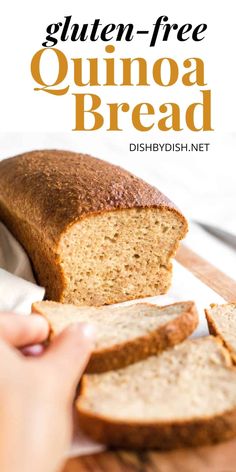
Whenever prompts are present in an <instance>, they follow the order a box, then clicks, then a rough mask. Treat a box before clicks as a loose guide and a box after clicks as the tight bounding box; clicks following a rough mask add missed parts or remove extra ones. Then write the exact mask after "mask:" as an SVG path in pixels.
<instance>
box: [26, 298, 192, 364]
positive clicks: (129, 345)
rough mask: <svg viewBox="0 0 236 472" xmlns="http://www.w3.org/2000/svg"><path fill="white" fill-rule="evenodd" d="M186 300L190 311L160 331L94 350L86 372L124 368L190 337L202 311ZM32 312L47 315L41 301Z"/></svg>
mask: <svg viewBox="0 0 236 472" xmlns="http://www.w3.org/2000/svg"><path fill="white" fill-rule="evenodd" d="M45 303H47V302H45ZM182 303H184V304H185V310H186V311H183V313H181V314H180V315H179V316H178V317H177V318H175V319H172V320H170V321H169V322H168V323H165V324H164V325H163V326H160V327H159V328H157V329H156V330H154V331H152V332H150V333H148V334H146V335H144V336H140V337H137V338H134V339H131V340H130V341H125V342H123V343H120V344H116V345H114V346H112V347H110V348H107V349H100V350H97V351H95V352H93V353H92V355H91V357H90V360H89V363H88V365H87V368H86V372H87V373H101V372H107V371H109V370H116V369H121V368H122V367H126V366H128V365H130V364H133V363H134V362H138V361H141V360H143V359H146V358H147V357H149V356H151V355H154V354H159V353H160V352H162V351H164V350H165V349H167V348H169V347H172V346H174V345H176V344H179V343H180V342H181V341H183V340H184V339H186V338H187V337H188V336H190V334H192V332H193V331H194V330H195V329H196V327H197V325H198V313H197V309H196V306H195V303H194V302H191V301H189V302H182ZM182 303H181V304H182ZM146 305H147V307H148V306H149V305H151V304H149V303H146ZM175 305H179V303H173V304H172V305H167V306H165V307H163V309H165V308H168V307H169V306H175ZM137 306H138V304H137ZM32 313H37V314H40V315H42V316H44V310H43V309H41V308H40V307H39V306H38V304H37V303H33V305H32ZM157 316H158V315H157ZM54 336H55V334H54V333H53V330H52V328H51V331H50V334H49V340H52V339H53V337H54Z"/></svg>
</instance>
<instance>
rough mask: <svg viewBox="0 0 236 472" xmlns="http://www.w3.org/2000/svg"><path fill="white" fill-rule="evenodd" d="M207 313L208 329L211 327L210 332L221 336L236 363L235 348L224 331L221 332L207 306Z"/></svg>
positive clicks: (225, 305)
mask: <svg viewBox="0 0 236 472" xmlns="http://www.w3.org/2000/svg"><path fill="white" fill-rule="evenodd" d="M235 304H236V303H233V305H235ZM230 305H232V303H225V304H224V305H221V306H222V307H227V306H230ZM214 306H217V305H215V304H212V305H211V308H214ZM205 315H206V320H207V324H208V329H209V333H210V334H212V335H213V336H217V337H218V338H220V340H221V341H222V343H223V345H224V346H225V347H226V349H227V350H228V352H229V354H230V356H231V358H232V361H233V363H234V364H236V353H235V352H234V349H233V348H232V346H231V345H230V344H229V343H228V342H227V341H226V340H225V339H224V337H223V336H222V333H221V332H220V330H219V329H218V328H217V325H216V323H215V321H214V318H213V317H212V316H211V313H210V311H209V310H208V309H207V308H206V309H205Z"/></svg>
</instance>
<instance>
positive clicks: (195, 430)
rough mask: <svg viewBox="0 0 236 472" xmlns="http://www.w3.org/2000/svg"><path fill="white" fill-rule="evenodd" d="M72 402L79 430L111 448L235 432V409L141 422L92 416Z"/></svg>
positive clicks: (165, 445)
mask: <svg viewBox="0 0 236 472" xmlns="http://www.w3.org/2000/svg"><path fill="white" fill-rule="evenodd" d="M84 388H85V386H84V385H83V386H82V390H83V389H84ZM82 394H83V393H82ZM76 405H77V412H78V421H79V425H80V427H81V429H82V430H83V431H84V432H85V433H86V434H88V436H90V437H91V438H92V439H94V440H95V441H98V442H101V443H104V444H106V445H108V446H112V447H121V448H128V449H154V448H155V449H162V450H168V449H175V448H180V447H193V446H200V445H207V444H214V443H217V442H220V441H226V440H227V439H230V438H232V437H234V436H235V435H236V409H234V410H231V411H226V412H224V413H223V414H221V415H218V416H215V417H209V418H200V419H198V420H196V419H193V420H191V419H190V420H189V421H173V422H169V423H168V422H162V423H161V422H158V423H155V422H150V423H145V424H144V423H139V422H136V423H131V422H130V423H129V422H122V421H116V422H115V421H112V420H110V421H109V420H107V419H106V418H103V417H99V416H98V415H97V416H96V415H95V414H94V415H92V414H91V413H90V412H88V411H86V410H83V409H82V408H81V407H80V404H79V399H78V400H77V404H76Z"/></svg>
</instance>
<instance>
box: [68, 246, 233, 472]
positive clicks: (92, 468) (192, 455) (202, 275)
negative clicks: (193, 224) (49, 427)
mask: <svg viewBox="0 0 236 472" xmlns="http://www.w3.org/2000/svg"><path fill="white" fill-rule="evenodd" d="M176 259H177V261H178V262H179V263H180V264H181V265H183V266H184V267H185V268H187V269H188V270H189V271H190V272H192V273H193V274H194V275H195V276H196V277H197V278H199V279H200V280H201V281H202V282H203V283H205V284H206V285H207V286H208V287H210V288H212V289H213V290H215V292H217V293H218V294H219V295H221V296H222V297H223V298H224V299H225V300H226V301H229V302H230V301H236V281H234V280H233V279H231V278H230V277H228V276H227V275H226V274H224V273H223V272H221V271H220V270H219V269H217V268H215V267H214V266H213V265H212V264H210V263H208V262H207V261H206V260H204V259H202V258H201V257H199V256H198V255H197V254H196V253H194V252H193V251H191V250H190V249H188V248H187V247H185V246H183V245H182V246H181V247H180V249H179V251H178V253H177V256H176ZM63 472H236V439H234V440H232V441H228V442H226V443H221V444H218V445H216V446H207V447H199V448H194V449H180V450H175V451H171V452H157V451H148V452H139V453H138V452H137V453H136V452H129V451H107V452H103V453H100V454H94V455H90V456H82V457H78V458H74V459H71V460H69V461H68V462H67V464H66V465H65V468H64V470H63Z"/></svg>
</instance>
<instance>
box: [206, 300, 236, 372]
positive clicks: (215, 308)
mask: <svg viewBox="0 0 236 472" xmlns="http://www.w3.org/2000/svg"><path fill="white" fill-rule="evenodd" d="M205 313H206V319H207V323H208V327H209V331H210V333H211V334H213V335H215V336H219V337H220V338H221V339H222V341H223V343H224V345H225V346H226V347H227V349H228V350H229V352H230V354H231V356H232V359H233V361H234V362H235V363H236V303H226V304H224V305H215V304H212V305H211V308H208V309H207V310H205Z"/></svg>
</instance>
